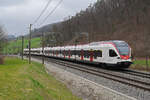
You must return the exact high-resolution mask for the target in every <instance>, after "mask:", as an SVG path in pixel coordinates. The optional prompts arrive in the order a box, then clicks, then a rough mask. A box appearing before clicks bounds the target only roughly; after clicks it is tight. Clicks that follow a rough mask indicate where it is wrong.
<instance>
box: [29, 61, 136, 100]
mask: <svg viewBox="0 0 150 100" xmlns="http://www.w3.org/2000/svg"><path fill="white" fill-rule="evenodd" d="M32 60H34V61H38V62H41V61H40V60H37V59H32ZM45 66H46V69H47V72H48V73H49V74H51V75H53V76H55V77H56V78H57V79H58V80H60V81H62V82H63V83H65V84H66V85H67V87H68V88H69V89H71V91H72V92H73V93H74V94H75V95H77V96H79V97H81V98H83V100H136V99H134V98H132V97H129V96H126V95H124V94H122V93H119V92H116V91H114V90H112V89H109V88H106V87H104V86H102V85H100V84H98V83H101V81H103V82H104V83H109V85H111V86H112V82H110V81H108V80H106V79H102V78H99V77H97V76H92V75H89V74H87V73H83V72H80V71H77V70H74V69H70V68H66V67H64V66H60V65H57V64H53V63H50V62H46V64H45ZM73 73H74V74H73ZM90 80H91V81H90ZM93 81H94V82H93ZM95 81H96V83H95Z"/></svg>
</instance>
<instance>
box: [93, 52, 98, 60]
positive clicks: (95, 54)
mask: <svg viewBox="0 0 150 100" xmlns="http://www.w3.org/2000/svg"><path fill="white" fill-rule="evenodd" d="M93 53H94V54H93V56H94V59H97V56H98V55H97V51H94V52H93Z"/></svg>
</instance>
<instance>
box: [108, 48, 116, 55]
mask: <svg viewBox="0 0 150 100" xmlns="http://www.w3.org/2000/svg"><path fill="white" fill-rule="evenodd" d="M109 56H110V57H116V56H117V54H116V52H115V51H114V50H112V49H110V50H109Z"/></svg>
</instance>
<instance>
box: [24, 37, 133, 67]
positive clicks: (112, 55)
mask: <svg viewBox="0 0 150 100" xmlns="http://www.w3.org/2000/svg"><path fill="white" fill-rule="evenodd" d="M24 53H25V54H29V49H25V50H24ZM31 54H32V55H38V56H41V55H42V48H34V49H31ZM44 55H45V56H49V57H55V58H63V59H67V60H75V61H82V62H87V63H95V64H100V65H103V66H107V67H109V66H116V67H120V68H128V67H129V66H130V65H131V64H132V60H131V48H130V46H129V45H128V44H127V43H126V42H125V41H119V40H113V41H102V42H93V43H89V44H85V45H76V46H62V47H45V48H44Z"/></svg>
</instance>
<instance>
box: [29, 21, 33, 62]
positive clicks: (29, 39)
mask: <svg viewBox="0 0 150 100" xmlns="http://www.w3.org/2000/svg"><path fill="white" fill-rule="evenodd" d="M31 29H32V24H30V28H29V33H30V35H29V64H31Z"/></svg>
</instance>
